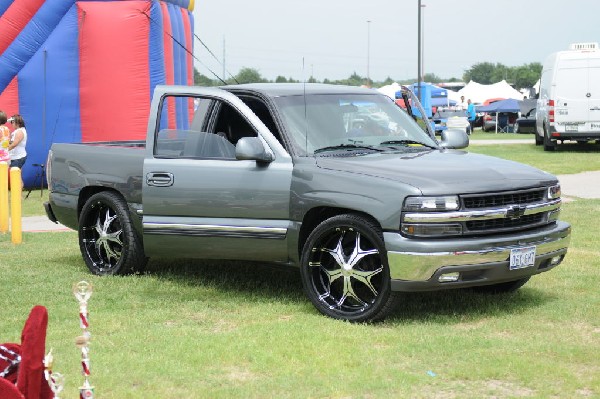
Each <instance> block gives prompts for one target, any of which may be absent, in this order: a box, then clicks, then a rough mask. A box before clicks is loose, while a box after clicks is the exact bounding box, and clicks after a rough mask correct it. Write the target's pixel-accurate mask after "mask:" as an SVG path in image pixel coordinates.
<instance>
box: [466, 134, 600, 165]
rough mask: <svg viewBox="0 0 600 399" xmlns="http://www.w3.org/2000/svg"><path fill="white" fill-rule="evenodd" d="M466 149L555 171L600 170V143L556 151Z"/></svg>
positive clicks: (533, 147) (524, 147)
mask: <svg viewBox="0 0 600 399" xmlns="http://www.w3.org/2000/svg"><path fill="white" fill-rule="evenodd" d="M471 137H473V136H471ZM466 150H467V151H469V152H474V153H479V154H485V155H491V156H495V157H499V158H504V159H509V160H512V161H517V162H521V163H524V164H528V165H532V166H535V167H537V168H540V169H542V170H545V171H547V172H550V173H553V174H571V173H580V172H585V171H592V170H600V145H594V144H589V145H580V144H575V143H569V144H564V145H562V146H559V147H558V149H557V150H556V151H553V152H547V151H544V149H543V148H542V147H541V146H536V145H535V144H506V145H502V144H492V145H477V144H471V145H469V147H468V148H467V149H466Z"/></svg>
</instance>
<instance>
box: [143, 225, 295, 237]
mask: <svg viewBox="0 0 600 399" xmlns="http://www.w3.org/2000/svg"><path fill="white" fill-rule="evenodd" d="M144 233H145V234H170V235H185V236H199V237H226V238H263V239H276V240H283V239H285V237H286V235H287V228H284V227H268V226H232V225H217V224H185V223H144Z"/></svg>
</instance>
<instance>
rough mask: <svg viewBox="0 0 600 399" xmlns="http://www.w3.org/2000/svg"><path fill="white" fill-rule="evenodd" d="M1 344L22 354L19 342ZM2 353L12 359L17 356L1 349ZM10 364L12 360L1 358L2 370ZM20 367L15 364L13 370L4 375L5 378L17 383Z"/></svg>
mask: <svg viewBox="0 0 600 399" xmlns="http://www.w3.org/2000/svg"><path fill="white" fill-rule="evenodd" d="M0 345H2V346H3V347H5V348H6V349H8V350H9V351H11V352H14V353H16V354H17V355H20V354H21V345H19V344H12V343H6V344H0ZM0 353H1V354H2V355H3V356H5V357H7V358H9V359H10V360H13V359H14V358H15V357H14V356H12V355H10V354H8V353H3V352H2V351H1V350H0ZM10 364H11V362H10V361H6V360H4V359H2V358H0V371H4V370H6V368H7V367H8V366H10ZM18 367H19V366H18V365H17V366H15V367H14V368H13V369H12V370H11V372H10V373H9V374H7V375H5V376H4V378H5V379H7V380H8V381H10V382H11V383H13V384H16V383H17V373H18V371H19V368H18ZM2 397H3V396H1V395H0V398H2Z"/></svg>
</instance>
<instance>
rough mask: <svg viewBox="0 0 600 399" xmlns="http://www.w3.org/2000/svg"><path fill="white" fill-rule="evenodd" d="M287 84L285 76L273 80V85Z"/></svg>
mask: <svg viewBox="0 0 600 399" xmlns="http://www.w3.org/2000/svg"><path fill="white" fill-rule="evenodd" d="M287 82H288V80H287V79H286V77H285V76H281V75H279V76H277V77H276V78H275V83H287Z"/></svg>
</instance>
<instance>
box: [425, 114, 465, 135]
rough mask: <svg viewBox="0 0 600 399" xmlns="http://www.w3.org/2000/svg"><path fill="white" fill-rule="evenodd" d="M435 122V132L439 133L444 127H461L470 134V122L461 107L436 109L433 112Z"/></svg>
mask: <svg viewBox="0 0 600 399" xmlns="http://www.w3.org/2000/svg"><path fill="white" fill-rule="evenodd" d="M432 119H433V122H434V123H435V134H437V135H440V134H441V133H442V132H443V131H444V130H446V129H461V130H464V131H465V132H466V133H467V134H471V124H470V123H469V119H468V118H467V113H466V112H465V110H463V109H459V110H453V109H438V110H437V111H436V113H435V114H433V117H432Z"/></svg>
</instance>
